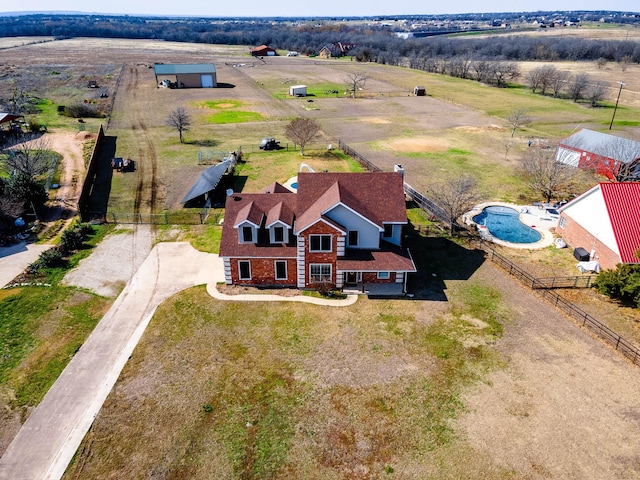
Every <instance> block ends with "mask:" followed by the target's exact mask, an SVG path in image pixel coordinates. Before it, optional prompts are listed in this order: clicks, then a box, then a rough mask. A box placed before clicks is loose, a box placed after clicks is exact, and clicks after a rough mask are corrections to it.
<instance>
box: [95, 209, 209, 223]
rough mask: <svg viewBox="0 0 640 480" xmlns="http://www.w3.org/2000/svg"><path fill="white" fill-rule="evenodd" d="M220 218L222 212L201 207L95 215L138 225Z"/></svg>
mask: <svg viewBox="0 0 640 480" xmlns="http://www.w3.org/2000/svg"><path fill="white" fill-rule="evenodd" d="M221 218H222V213H220V212H214V213H212V212H211V209H210V208H203V209H202V210H200V211H199V212H164V213H135V212H109V213H107V214H106V216H102V215H100V216H99V217H95V220H100V221H106V222H109V223H124V224H140V225H202V224H205V223H210V224H211V223H213V224H218V223H219V222H220V219H221Z"/></svg>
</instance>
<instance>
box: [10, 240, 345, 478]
mask: <svg viewBox="0 0 640 480" xmlns="http://www.w3.org/2000/svg"><path fill="white" fill-rule="evenodd" d="M222 281H224V269H223V265H222V260H221V259H219V258H218V256H217V255H213V254H209V253H203V252H199V251H197V250H195V249H194V248H193V247H192V246H191V245H190V244H189V243H184V242H179V243H159V244H157V245H156V246H155V247H154V249H153V250H152V251H151V253H150V254H149V256H148V257H147V259H146V260H145V261H144V263H143V264H142V266H141V267H140V269H139V270H138V271H137V272H136V274H135V275H134V276H133V277H132V279H131V281H130V282H129V283H128V284H127V286H126V287H125V288H124V290H123V291H122V293H121V294H120V296H119V297H118V298H117V299H116V301H115V302H114V304H113V306H112V307H111V309H110V310H109V311H108V312H107V313H106V315H105V316H104V317H103V318H102V320H101V321H100V322H99V323H98V325H97V326H96V328H95V329H94V331H93V332H92V333H91V335H90V336H89V338H88V339H87V341H86V342H85V343H84V345H83V346H82V348H80V350H79V351H78V353H76V355H75V356H74V357H73V359H72V360H71V362H69V364H68V365H67V367H66V368H65V369H64V371H63V372H62V373H61V374H60V377H59V378H58V380H56V382H55V383H54V384H53V386H52V387H51V389H50V390H49V391H48V392H47V394H46V395H45V397H44V399H43V400H42V402H40V404H39V405H38V406H37V407H36V409H35V410H34V411H33V412H32V413H31V415H30V416H29V418H28V419H27V421H26V422H25V424H24V425H23V426H22V428H21V429H20V431H19V432H18V434H17V435H16V437H15V438H14V439H13V441H12V442H11V444H10V445H9V447H8V448H7V450H6V451H5V453H4V455H3V456H2V458H1V459H0V479H7V480H23V479H24V480H27V479H28V480H40V479H59V478H61V477H62V475H63V474H64V471H65V470H66V468H67V466H68V464H69V462H70V461H71V459H72V457H73V455H74V454H75V452H76V450H77V449H78V447H79V445H80V442H81V441H82V438H83V437H84V435H85V434H86V432H87V431H88V430H89V428H90V426H91V424H92V423H93V420H94V418H95V417H96V415H97V414H98V412H99V411H100V408H101V407H102V404H103V403H104V401H105V399H106V398H107V395H109V392H110V391H111V389H112V388H113V385H114V384H115V382H116V380H117V379H118V376H119V375H120V372H121V371H122V369H123V368H124V365H125V364H126V363H127V360H128V359H129V357H130V356H131V354H132V353H133V350H134V348H135V347H136V345H137V344H138V341H139V340H140V338H141V337H142V334H143V333H144V330H145V328H146V327H147V325H148V323H149V321H150V320H151V317H152V316H153V313H154V312H155V309H156V308H157V306H158V305H160V303H162V302H163V301H164V300H166V299H167V298H169V297H170V296H171V295H173V294H175V293H177V292H179V291H180V290H183V289H185V288H188V287H191V286H194V285H201V284H207V291H208V292H209V293H210V294H211V295H212V296H214V297H215V298H218V299H220V300H241V301H247V300H256V301H274V300H278V301H283V300H289V301H291V300H294V301H303V302H308V303H315V304H319V305H333V306H344V305H350V304H352V303H354V302H355V301H356V297H355V296H350V297H349V298H347V299H346V300H323V299H320V298H312V297H302V296H298V297H281V296H277V295H237V296H228V295H223V294H221V293H219V292H218V291H217V290H216V289H215V285H216V283H217V282H222Z"/></svg>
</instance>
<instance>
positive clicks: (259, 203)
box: [220, 172, 416, 294]
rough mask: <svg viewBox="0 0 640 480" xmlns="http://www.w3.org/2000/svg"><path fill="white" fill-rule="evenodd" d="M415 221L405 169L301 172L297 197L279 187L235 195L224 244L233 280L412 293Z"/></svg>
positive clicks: (229, 203) (228, 202) (227, 270)
mask: <svg viewBox="0 0 640 480" xmlns="http://www.w3.org/2000/svg"><path fill="white" fill-rule="evenodd" d="M407 223H408V221H407V213H406V208H405V196H404V186H403V177H402V174H401V173H399V172H369V173H329V172H322V173H315V172H313V173H312V172H299V173H298V178H297V190H296V192H295V193H294V192H293V191H289V190H287V189H286V188H285V187H283V186H282V185H280V184H278V183H275V184H272V185H270V186H269V187H267V188H266V189H265V190H263V192H262V193H253V194H251V193H246V194H245V193H234V194H232V195H230V196H228V197H227V200H226V204H225V218H224V223H223V228H222V239H221V243H220V257H222V259H223V262H224V268H225V282H226V283H227V284H228V285H251V286H270V287H274V286H280V287H294V288H309V289H314V288H318V287H319V286H320V285H323V284H329V285H330V286H332V287H335V288H353V289H358V290H360V291H372V290H374V289H375V290H378V291H381V290H383V289H384V290H385V291H386V292H388V293H394V294H398V293H405V292H406V282H407V275H408V274H409V273H411V272H415V271H416V267H415V264H414V262H413V259H412V258H411V255H410V253H409V251H408V250H407V249H406V248H404V247H403V245H402V239H403V227H404V226H405V225H406V224H407ZM383 285H384V286H385V287H384V288H381V286H383Z"/></svg>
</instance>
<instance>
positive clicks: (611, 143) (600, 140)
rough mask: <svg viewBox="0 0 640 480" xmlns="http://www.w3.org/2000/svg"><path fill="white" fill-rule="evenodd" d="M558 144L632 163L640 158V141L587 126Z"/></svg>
mask: <svg viewBox="0 0 640 480" xmlns="http://www.w3.org/2000/svg"><path fill="white" fill-rule="evenodd" d="M558 145H559V146H566V147H570V148H574V149H577V150H582V151H586V152H590V153H594V154H596V155H600V156H602V157H606V158H611V159H613V160H618V161H620V162H623V163H631V162H633V161H635V160H637V159H638V158H640V142H637V141H635V140H629V139H627V138H622V137H617V136H615V135H609V134H607V133H600V132H595V131H593V130H589V129H587V128H583V129H582V130H580V131H579V132H576V133H574V134H573V135H571V136H569V137H567V138H565V139H564V140H562V141H560V143H559V144H558Z"/></svg>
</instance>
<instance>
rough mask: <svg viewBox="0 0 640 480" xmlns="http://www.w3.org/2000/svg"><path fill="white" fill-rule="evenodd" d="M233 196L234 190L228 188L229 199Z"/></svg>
mask: <svg viewBox="0 0 640 480" xmlns="http://www.w3.org/2000/svg"><path fill="white" fill-rule="evenodd" d="M231 195H233V188H227V197H230V196H231Z"/></svg>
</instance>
